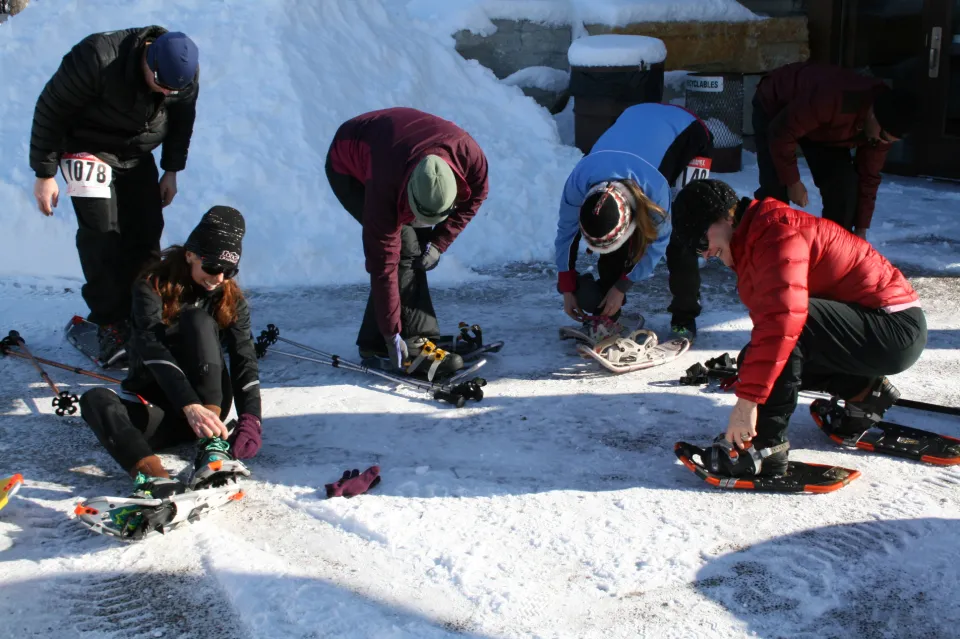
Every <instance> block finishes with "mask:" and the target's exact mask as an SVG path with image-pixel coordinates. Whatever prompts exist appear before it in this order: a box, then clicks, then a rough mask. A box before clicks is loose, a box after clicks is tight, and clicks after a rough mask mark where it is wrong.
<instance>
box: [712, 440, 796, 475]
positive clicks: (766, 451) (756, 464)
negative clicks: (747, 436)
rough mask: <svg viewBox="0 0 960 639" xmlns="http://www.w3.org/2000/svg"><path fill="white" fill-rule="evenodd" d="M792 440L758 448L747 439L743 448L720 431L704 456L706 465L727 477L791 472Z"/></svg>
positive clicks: (716, 473)
mask: <svg viewBox="0 0 960 639" xmlns="http://www.w3.org/2000/svg"><path fill="white" fill-rule="evenodd" d="M789 449H790V443H789V442H783V443H781V444H777V445H776V446H770V447H768V448H761V449H757V448H756V447H754V446H753V444H752V442H747V443H746V445H745V447H744V449H743V450H740V449H738V448H737V447H736V446H734V445H733V444H731V443H730V442H728V441H727V440H726V438H725V437H724V436H723V435H719V436H718V437H717V438H716V439H715V440H713V444H712V445H711V446H710V447H709V448H707V449H705V450H704V453H703V454H702V455H701V456H700V457H701V460H702V461H703V465H704V467H705V468H706V469H707V470H708V471H710V473H711V474H713V475H720V476H724V477H748V476H755V475H757V476H761V477H777V476H780V475H783V474H785V473H786V472H787V451H788V450H789Z"/></svg>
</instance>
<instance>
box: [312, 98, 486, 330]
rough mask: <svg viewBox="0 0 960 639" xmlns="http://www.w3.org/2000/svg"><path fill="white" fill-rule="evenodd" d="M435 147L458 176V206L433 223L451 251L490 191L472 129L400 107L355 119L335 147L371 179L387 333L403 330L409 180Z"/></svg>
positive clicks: (338, 159) (370, 232)
mask: <svg viewBox="0 0 960 639" xmlns="http://www.w3.org/2000/svg"><path fill="white" fill-rule="evenodd" d="M427 155H437V156H440V157H441V158H443V159H444V160H446V162H447V163H448V164H449V165H450V167H451V168H452V169H453V172H454V175H456V178H457V187H458V194H457V204H456V208H455V211H454V212H453V213H452V214H451V215H450V217H448V218H447V219H446V220H444V221H443V223H441V224H438V225H437V226H435V227H434V228H433V235H432V236H431V240H430V241H431V242H432V243H433V245H434V246H435V247H437V249H438V250H439V251H440V252H441V253H443V252H444V251H446V250H447V247H449V246H450V244H452V243H453V241H454V240H455V239H456V238H457V235H459V234H460V231H462V230H463V228H464V227H465V226H466V225H467V223H468V222H469V221H470V220H471V219H473V216H474V215H476V214H477V209H479V208H480V204H481V203H482V202H483V200H484V199H485V198H486V197H487V158H486V157H485V156H484V155H483V151H482V150H480V146H479V145H478V144H477V143H476V141H474V139H473V138H472V137H470V135H469V134H468V133H467V132H466V131H464V130H463V129H461V128H460V127H458V126H457V125H455V124H453V123H452V122H448V121H447V120H444V119H442V118H438V117H437V116H435V115H430V114H429V113H424V112H422V111H417V110H416V109H408V108H404V107H398V108H393V109H383V110H382V111H372V112H370V113H364V114H363V115H358V116H357V117H355V118H353V119H352V120H347V121H346V122H344V123H343V124H342V125H341V126H340V128H339V129H338V130H337V134H336V136H334V139H333V144H332V145H331V147H330V163H331V167H332V168H333V170H334V171H336V172H337V173H340V174H343V175H350V176H352V177H354V178H355V179H357V180H359V181H361V182H363V184H364V186H366V193H365V199H364V204H363V253H364V256H365V257H366V262H367V272H368V273H369V274H370V287H371V290H372V292H373V303H374V308H375V309H376V311H377V324H378V326H379V328H380V332H381V333H383V334H384V335H394V334H397V333H399V332H400V289H399V284H398V280H397V265H398V263H399V262H400V229H401V227H403V226H404V225H405V224H411V223H413V222H414V219H415V218H414V216H413V212H412V211H410V205H409V203H408V200H407V180H408V179H409V178H410V173H411V172H412V171H413V169H414V168H415V167H416V166H417V164H418V163H419V162H420V160H422V159H423V158H424V157H426V156H427Z"/></svg>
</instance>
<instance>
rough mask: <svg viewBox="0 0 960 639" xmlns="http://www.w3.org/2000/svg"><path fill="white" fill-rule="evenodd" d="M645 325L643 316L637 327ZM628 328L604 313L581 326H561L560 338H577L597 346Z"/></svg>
mask: <svg viewBox="0 0 960 639" xmlns="http://www.w3.org/2000/svg"><path fill="white" fill-rule="evenodd" d="M642 327H643V318H642V317H641V318H640V323H639V325H638V326H637V329H638V330H639V329H640V328H642ZM625 330H626V328H625V327H624V326H623V325H622V324H620V323H619V322H615V321H614V320H612V319H610V318H609V317H606V316H604V315H596V316H591V317H588V318H587V319H586V320H585V321H584V322H583V324H581V325H580V327H579V328H573V327H570V326H564V327H561V328H560V339H575V340H577V341H578V342H580V343H583V344H587V345H589V346H595V345H596V344H599V343H600V342H601V341H603V340H605V339H607V338H610V337H620V336H621V335H622V334H623V332H624V331H625Z"/></svg>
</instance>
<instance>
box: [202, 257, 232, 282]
mask: <svg viewBox="0 0 960 639" xmlns="http://www.w3.org/2000/svg"><path fill="white" fill-rule="evenodd" d="M200 268H202V269H203V272H204V273H206V274H207V275H221V274H222V275H223V279H225V280H232V279H233V278H235V277H236V276H237V273H239V272H240V269H239V268H238V267H236V266H228V267H226V268H224V267H223V266H221V265H220V264H216V263H213V262H203V261H201V262H200Z"/></svg>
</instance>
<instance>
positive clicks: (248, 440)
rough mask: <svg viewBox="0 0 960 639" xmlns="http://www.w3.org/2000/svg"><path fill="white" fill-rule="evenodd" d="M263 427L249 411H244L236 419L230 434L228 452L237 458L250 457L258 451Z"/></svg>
mask: <svg viewBox="0 0 960 639" xmlns="http://www.w3.org/2000/svg"><path fill="white" fill-rule="evenodd" d="M262 433H263V428H262V427H261V426H260V420H259V419H257V418H256V416H254V415H251V414H250V413H244V414H243V415H241V416H240V419H238V420H237V427H236V428H234V429H233V434H231V435H230V439H229V440H228V441H229V442H230V452H232V453H233V456H234V457H236V458H237V459H250V458H251V457H253V456H254V455H256V454H257V453H258V452H260V444H261V442H260V435H261V434H262Z"/></svg>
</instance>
